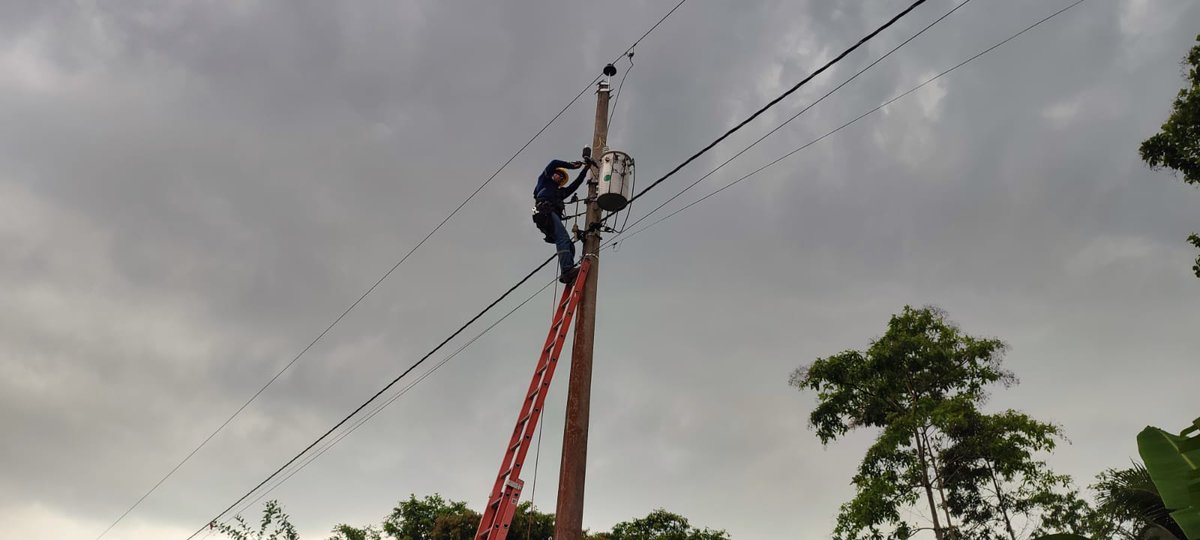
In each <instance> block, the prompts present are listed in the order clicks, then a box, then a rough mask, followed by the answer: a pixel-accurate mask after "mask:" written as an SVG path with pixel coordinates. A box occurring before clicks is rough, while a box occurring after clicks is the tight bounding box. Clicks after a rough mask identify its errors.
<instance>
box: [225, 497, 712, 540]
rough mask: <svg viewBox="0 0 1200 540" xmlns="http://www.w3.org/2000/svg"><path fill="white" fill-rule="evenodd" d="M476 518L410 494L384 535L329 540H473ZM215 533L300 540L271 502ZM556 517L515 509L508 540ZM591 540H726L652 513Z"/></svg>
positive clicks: (539, 531)
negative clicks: (256, 521)
mask: <svg viewBox="0 0 1200 540" xmlns="http://www.w3.org/2000/svg"><path fill="white" fill-rule="evenodd" d="M480 517H481V516H480V515H479V513H478V512H475V511H473V510H471V509H470V508H468V507H467V503H465V502H462V501H452V500H447V499H444V498H442V496H441V495H438V494H434V495H430V496H427V497H425V498H422V499H418V498H417V497H416V495H409V498H408V500H406V501H401V502H400V503H399V504H398V505H396V508H395V509H394V510H393V511H392V513H391V515H389V516H388V517H387V518H386V519H385V520H384V522H383V525H382V530H381V529H380V528H376V527H373V526H366V527H362V528H359V527H353V526H350V525H346V524H341V525H338V526H336V527H334V528H333V536H331V537H330V538H329V540H382V537H383V534H386V535H387V536H388V537H389V538H391V539H394V540H472V539H473V538H474V537H475V532H476V530H477V529H478V528H479V519H480ZM217 529H218V530H219V531H220V532H221V533H223V534H225V535H226V536H228V537H229V538H231V539H233V540H298V539H299V536H298V535H297V534H296V530H295V528H294V527H292V525H291V523H290V522H289V521H288V516H287V514H285V513H283V510H282V508H281V507H280V506H279V504H278V503H276V502H275V501H270V502H268V503H267V505H266V508H265V509H264V510H263V519H262V522H261V526H260V528H259V529H258V530H252V529H251V528H250V527H249V525H247V524H246V523H245V521H244V520H243V519H242V517H241V516H238V517H236V518H235V519H234V526H228V525H222V526H220V527H217ZM553 537H554V514H546V513H542V512H538V511H537V508H536V507H534V506H533V504H532V503H529V502H523V503H520V504H519V505H517V509H516V511H515V512H514V514H513V520H512V525H511V527H510V528H509V532H508V538H509V539H510V540H553ZM587 538H588V539H589V540H729V535H728V534H727V533H726V532H725V531H721V530H712V529H707V528H705V529H698V528H696V527H692V526H691V524H689V523H688V520H687V519H685V518H684V517H683V516H680V515H678V514H672V513H670V512H667V511H665V510H655V511H653V512H651V513H650V514H649V515H647V516H646V517H644V518H640V519H635V520H633V521H626V522H622V523H618V524H616V525H615V526H613V530H612V531H611V532H606V533H599V534H590V535H587Z"/></svg>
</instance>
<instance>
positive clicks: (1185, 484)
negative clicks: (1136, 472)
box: [1137, 418, 1200, 540]
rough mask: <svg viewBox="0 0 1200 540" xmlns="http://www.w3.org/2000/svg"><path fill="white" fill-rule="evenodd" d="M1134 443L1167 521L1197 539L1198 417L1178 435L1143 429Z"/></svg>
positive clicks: (1199, 486)
mask: <svg viewBox="0 0 1200 540" xmlns="http://www.w3.org/2000/svg"><path fill="white" fill-rule="evenodd" d="M1137 441H1138V453H1140V454H1141V456H1142V461H1143V462H1145V463H1146V469H1147V470H1149V471H1150V478H1151V479H1153V480H1154V485H1155V486H1157V487H1158V491H1159V494H1160V495H1162V499H1163V503H1164V504H1165V505H1166V507H1167V508H1170V509H1171V510H1173V511H1172V512H1171V518H1172V519H1174V520H1175V523H1178V524H1179V527H1180V528H1182V529H1183V532H1184V534H1186V535H1187V537H1188V538H1189V539H1190V540H1200V418H1197V419H1196V421H1195V422H1193V424H1192V426H1191V427H1189V428H1188V429H1185V430H1184V431H1183V432H1182V433H1181V434H1179V435H1174V434H1171V433H1167V432H1166V431H1163V430H1161V429H1159V428H1156V427H1150V426H1147V427H1146V429H1144V430H1142V432H1141V433H1139V434H1138V437H1137Z"/></svg>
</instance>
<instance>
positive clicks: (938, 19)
mask: <svg viewBox="0 0 1200 540" xmlns="http://www.w3.org/2000/svg"><path fill="white" fill-rule="evenodd" d="M969 3H971V0H963V1H962V2H961V3H959V4H957V5H955V6H954V7H953V8H951V9H950V11H947V12H946V13H945V14H943V15H942V16H941V17H938V18H937V19H934V20H933V22H931V23H929V24H927V25H925V27H924V28H921V30H919V31H918V32H917V33H915V34H913V35H912V36H909V38H908V39H906V40H904V41H902V42H900V44H899V45H896V46H895V47H892V49H891V50H889V51H888V52H886V53H884V54H883V55H882V56H880V57H879V58H876V59H875V61H874V62H871V63H870V64H867V66H866V67H864V68H862V69H860V70H858V71H857V72H856V73H855V74H854V75H851V76H850V77H849V78H847V79H846V80H844V81H842V82H841V84H839V85H837V86H835V87H833V89H832V90H830V91H828V92H826V93H825V94H824V95H822V96H821V97H819V98H817V99H816V100H814V101H813V102H812V103H809V104H808V105H807V106H806V107H804V108H803V109H800V111H799V112H797V113H796V114H793V115H792V116H791V117H789V118H788V119H787V120H784V121H783V122H782V123H780V124H779V125H778V126H775V128H774V129H772V130H771V131H768V132H767V133H766V134H765V135H763V136H761V137H759V138H758V139H757V140H755V141H754V142H752V143H750V144H749V145H748V146H746V147H745V148H743V149H741V150H739V151H738V153H736V154H734V155H733V156H732V157H730V158H729V159H726V160H725V161H723V162H721V164H720V165H717V166H716V167H714V168H713V169H712V170H711V171H708V172H707V173H705V174H704V176H701V177H700V178H697V179H696V180H695V181H693V182H692V183H691V184H688V185H687V186H686V187H684V188H683V189H681V190H679V192H678V193H676V194H674V195H672V196H671V198H669V199H667V200H665V201H663V202H661V203H659V205H658V206H656V207H654V209H653V210H650V211H649V212H646V213H645V214H643V215H642V216H641V217H639V218H638V219H636V220H634V222H633V225H629V226H624V225H623V226H621V229H620V232H624V231H627V230H629V227H637V225H638V224H639V223H641V222H643V221H645V220H646V219H647V218H649V217H650V216H651V215H652V214H654V213H655V212H658V211H659V210H661V209H662V208H663V207H664V206H666V205H668V204H670V203H671V201H674V200H675V199H677V198H679V196H681V195H683V194H684V193H686V192H687V191H688V190H690V189H692V188H693V187H696V185H697V184H699V183H700V182H703V181H704V180H705V179H706V178H708V177H710V176H712V175H713V174H714V173H716V172H717V171H719V170H721V169H722V168H724V167H725V166H726V165H728V164H729V163H730V162H732V161H733V160H735V159H737V158H738V157H740V156H741V155H742V154H745V153H746V152H748V151H750V149H751V148H754V147H755V146H758V143H761V142H763V141H764V140H766V138H767V137H770V136H771V135H774V134H775V133H777V132H778V131H779V130H781V129H783V128H784V126H786V125H788V124H790V123H792V121H793V120H796V119H797V118H799V117H800V116H801V115H803V114H804V113H806V112H808V111H809V110H810V109H812V108H813V107H816V106H817V105H819V104H820V103H821V102H822V101H825V99H826V98H828V97H829V96H832V95H833V94H835V93H837V91H839V90H841V89H842V88H844V87H845V86H846V85H847V84H850V83H851V82H853V81H854V80H856V79H858V77H859V76H860V75H862V74H863V73H866V72H867V71H868V70H870V69H871V68H873V67H875V66H876V65H878V64H879V63H880V62H882V61H884V60H886V59H887V58H888V57H889V56H891V55H892V54H893V53H895V52H896V51H899V50H900V49H901V48H903V47H904V46H905V45H908V44H909V43H911V42H912V41H913V40H915V39H917V38H918V37H920V36H921V35H923V34H924V33H925V32H927V31H929V29H930V28H933V27H934V26H937V24H938V23H940V22H942V21H944V20H946V18H947V17H949V16H951V15H953V14H954V13H955V12H957V11H958V10H959V9H961V8H962V7H963V6H965V5H967V4H969ZM619 236H620V235H619V234H618V237H619ZM616 242H618V240H617V237H614V238H613V239H612V240H610V241H609V242H608V243H609V244H615V243H616Z"/></svg>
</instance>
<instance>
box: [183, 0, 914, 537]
mask: <svg viewBox="0 0 1200 540" xmlns="http://www.w3.org/2000/svg"><path fill="white" fill-rule="evenodd" d="M684 1H686V0H684ZM925 1H926V0H917V1H916V2H914V3H913V4H912V5H910V6H909V7H908V8H906V9H905V10H904V11H902V12H901V13H900V14H898V15H896V16H895V17H893V18H892V19H891V20H889V21H888V22H887V23H885V24H884V25H883V26H881V27H879V28H877V29H876V30H875V31H873V32H871V33H870V34H868V35H867V36H865V37H863V38H862V39H860V40H859V41H858V42H857V43H856V44H855V45H853V46H852V47H851V48H849V49H847V50H846V51H845V52H843V53H842V54H840V55H839V56H838V57H837V58H835V59H834V60H832V61H830V62H828V63H826V64H825V65H824V66H823V67H821V68H820V69H818V70H817V71H816V72H814V73H813V74H811V75H809V76H808V77H806V78H805V79H804V80H803V81H801V82H800V83H798V84H797V85H795V86H793V87H792V88H791V89H790V90H788V91H787V92H785V93H784V94H783V95H781V96H779V97H778V98H776V99H774V100H772V101H771V102H770V103H768V104H767V105H766V106H764V107H763V108H761V109H759V110H758V111H757V112H755V113H754V114H753V115H751V116H750V117H749V118H747V119H746V120H744V121H743V122H741V123H740V124H738V125H737V126H735V127H734V128H732V129H730V130H729V131H727V132H726V133H725V134H724V135H722V136H721V137H719V138H718V139H717V140H715V141H713V142H712V143H710V144H709V145H708V146H706V147H705V148H703V149H701V151H700V152H698V153H696V154H695V155H693V156H692V157H690V158H688V159H687V160H686V161H685V162H683V163H681V164H680V165H679V166H677V167H675V168H674V169H673V170H672V171H671V172H669V173H668V174H667V175H665V176H663V177H662V178H660V179H659V180H658V181H656V182H655V183H654V184H652V185H651V186H650V188H647V189H646V190H643V191H642V193H641V194H644V193H645V191H648V190H649V189H651V188H653V187H654V186H656V185H658V184H659V183H661V182H663V181H664V180H666V179H667V178H669V177H670V176H671V175H672V174H674V173H675V172H677V171H678V170H680V169H682V168H683V167H684V166H686V165H687V164H688V163H690V162H691V161H694V160H695V159H697V158H699V157H700V156H701V155H703V154H705V153H707V152H708V151H709V150H711V149H712V148H714V147H715V146H716V145H717V144H719V143H720V142H721V141H723V140H725V139H726V138H728V136H729V135H731V134H732V133H734V132H735V131H737V130H738V129H741V127H742V126H745V125H746V124H748V123H749V122H750V121H752V120H753V119H754V118H756V117H758V116H759V115H761V114H762V113H763V112H765V111H766V110H768V109H770V108H771V107H773V106H774V105H775V104H777V103H779V102H780V101H782V100H783V99H784V98H786V97H787V96H788V95H790V94H791V93H793V92H794V91H795V90H797V89H798V88H800V87H801V86H802V85H803V84H805V83H806V82H807V81H809V80H812V78H813V77H815V76H816V75H818V74H820V73H821V72H823V71H824V70H826V69H828V68H829V67H830V66H832V65H833V64H835V63H837V62H839V61H841V59H843V58H845V57H846V55H848V54H849V53H850V52H852V51H853V50H855V49H857V48H858V47H860V46H861V45H862V44H864V43H866V42H867V41H870V39H871V38H873V37H874V36H876V35H878V34H879V33H880V32H882V31H883V30H884V29H886V28H888V27H889V26H891V25H892V24H895V22H896V21H898V20H899V19H900V18H902V17H904V16H905V15H907V14H908V13H910V12H911V11H912V10H913V9H915V8H916V7H917V6H919V5H920V4H923V3H924V2H925ZM683 3H684V2H683V1H681V2H680V3H679V4H676V6H675V8H673V9H672V10H671V11H670V12H668V13H667V16H669V15H670V14H671V13H673V12H674V11H675V9H678V8H679V7H680V6H681V5H683ZM665 18H666V16H664V18H663V19H664V20H665ZM661 22H662V21H661V20H660V21H659V24H661ZM657 26H658V25H657V24H656V25H655V26H654V27H651V29H650V30H649V31H647V32H646V34H643V36H642V38H639V41H640V40H641V39H643V38H644V37H645V36H646V35H649V33H650V32H651V31H653V29H654V28H656V27H657ZM636 44H637V42H635V43H634V45H636ZM630 48H632V46H631V47H630ZM627 51H628V49H627ZM618 59H619V57H618ZM641 194H639V195H638V196H640V195H641ZM634 198H635V199H636V198H637V197H636V196H635V197H634ZM553 259H554V257H551V258H549V259H546V261H544V262H542V264H540V265H538V267H537V268H535V269H534V270H533V271H531V272H530V273H529V274H528V275H526V277H525V278H523V279H522V280H520V281H519V282H518V283H517V284H516V285H514V286H513V287H512V288H510V289H509V290H508V291H507V292H505V293H504V294H503V295H501V297H500V298H499V299H497V300H496V301H495V302H493V303H492V304H491V305H489V306H488V307H486V308H484V310H483V311H481V312H480V313H479V314H478V315H476V316H475V317H474V318H473V319H471V320H470V321H468V322H467V323H466V324H464V325H463V326H462V327H460V328H459V329H458V330H456V331H455V332H454V333H453V334H452V335H451V337H449V338H447V339H446V340H445V341H443V342H442V343H441V344H439V345H438V346H437V347H435V348H434V350H433V351H430V353H429V354H427V355H426V356H424V357H422V359H421V360H419V361H418V362H417V363H415V364H413V365H412V366H410V367H409V368H408V369H407V370H405V371H404V372H403V373H401V374H400V376H398V377H396V378H395V379H394V380H393V381H392V382H390V383H388V385H387V386H385V387H384V388H383V389H381V390H380V391H379V392H377V393H376V394H375V395H374V396H372V397H371V398H370V399H368V400H367V401H366V402H364V403H363V404H362V405H360V406H359V407H358V408H356V409H355V410H354V411H352V412H351V413H350V414H349V415H347V416H346V417H345V418H343V419H342V420H341V421H340V422H338V423H337V424H336V425H334V427H333V428H330V429H329V430H328V431H326V432H325V433H324V434H322V435H321V436H320V437H318V438H317V440H316V441H314V442H313V443H312V444H310V445H309V446H308V447H306V448H305V449H304V450H301V451H300V452H299V453H298V454H296V455H295V456H294V457H292V459H290V460H288V462H287V463H284V465H283V466H281V467H279V468H278V469H277V470H276V471H275V472H273V473H271V475H269V476H268V477H267V478H266V479H264V480H263V481H262V482H260V483H259V484H258V485H256V486H255V487H254V488H252V489H251V490H250V491H248V492H247V493H246V494H245V495H243V496H242V497H240V498H239V499H238V500H237V501H235V502H234V503H233V504H231V505H229V507H227V508H226V509H224V510H222V511H221V512H220V513H218V514H217V515H216V517H214V518H213V519H212V520H210V521H209V523H211V522H215V521H216V520H218V519H220V518H221V517H222V516H223V515H224V514H226V513H228V512H229V510H231V509H233V508H234V507H236V506H237V505H238V504H240V503H241V502H242V501H244V500H246V499H247V498H248V497H249V496H250V495H252V494H253V493H254V492H256V491H257V490H258V489H259V488H261V487H262V486H263V485H265V484H267V483H268V482H270V481H271V479H273V478H275V477H276V476H278V475H279V474H280V473H281V472H282V471H283V470H285V469H286V468H287V467H288V466H290V465H291V464H292V463H295V462H296V461H297V460H299V459H300V458H301V457H302V456H303V455H304V454H305V453H307V452H308V451H309V450H311V449H312V448H313V447H315V446H316V445H317V444H319V443H320V442H321V441H322V440H324V439H325V438H327V437H328V436H329V435H330V434H331V433H333V432H334V431H336V430H337V429H338V428H340V427H341V426H342V425H344V424H345V423H346V422H347V421H349V420H350V419H351V418H352V417H353V416H355V415H356V414H358V412H360V411H361V410H363V409H364V408H365V407H367V406H368V405H369V404H370V403H371V402H373V401H374V400H375V399H377V398H378V397H379V396H380V395H382V394H383V393H384V392H386V391H387V390H388V389H389V388H391V387H392V386H393V385H395V384H396V383H397V382H399V381H400V379H402V378H403V377H404V376H405V375H407V374H408V373H409V372H411V371H412V370H413V369H415V368H416V367H417V366H418V365H420V364H421V363H422V362H424V361H425V360H426V359H428V358H429V356H430V355H432V354H434V353H435V352H436V351H437V350H439V349H440V348H441V347H442V346H444V345H445V344H446V343H447V342H449V341H450V340H451V339H453V338H454V337H456V336H457V335H458V334H459V333H461V332H462V331H463V330H465V329H466V328H467V327H468V326H470V324H472V323H473V322H474V321H475V320H477V319H478V318H479V317H481V316H482V315H483V314H485V313H486V312H487V311H488V310H490V309H491V308H492V307H493V306H495V305H496V304H497V303H498V302H500V301H501V300H502V299H503V298H504V297H506V296H507V295H508V294H509V293H511V292H512V291H513V290H515V289H516V288H518V287H520V286H521V285H522V284H523V283H524V282H525V281H527V280H528V279H529V278H530V277H532V276H533V274H535V273H536V272H537V271H538V270H540V269H541V268H543V267H544V266H545V265H546V264H549V263H550V261H551V260H553ZM205 526H207V524H206V525H205ZM203 530H204V527H201V528H200V529H198V530H197V531H196V532H195V533H193V534H192V536H190V537H189V539H190V538H193V537H195V535H196V534H199V533H200V532H203Z"/></svg>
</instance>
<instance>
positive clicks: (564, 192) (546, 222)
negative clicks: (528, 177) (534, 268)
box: [533, 159, 588, 283]
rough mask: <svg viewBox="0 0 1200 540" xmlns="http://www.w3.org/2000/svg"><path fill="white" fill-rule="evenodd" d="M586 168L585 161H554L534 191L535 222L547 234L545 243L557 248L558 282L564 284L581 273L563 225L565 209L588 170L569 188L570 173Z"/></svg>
mask: <svg viewBox="0 0 1200 540" xmlns="http://www.w3.org/2000/svg"><path fill="white" fill-rule="evenodd" d="M583 165H584V162H582V161H572V162H566V161H561V160H557V159H555V160H552V161H551V162H550V164H549V165H546V169H545V170H544V171H542V174H541V175H540V176H538V179H537V186H536V187H534V188H533V201H534V207H533V222H534V224H536V225H537V228H538V230H540V231H542V234H543V235H545V241H546V242H547V243H551V244H554V245H555V246H556V247H557V248H558V268H559V273H558V280H559V281H560V282H562V283H570V282H571V280H573V279H575V274H577V273H579V266H578V265H576V264H575V242H574V241H572V240H571V235H570V234H568V233H567V228H566V227H565V226H564V225H563V219H564V218H563V210H564V209H565V208H566V204H565V202H564V201H565V200H566V198H567V197H569V196H571V194H572V193H575V190H577V189H579V186H580V185H582V184H583V179H584V178H585V177H586V176H587V172H588V169H586V168H585V169H583V170H582V171H580V172H579V176H578V177H577V178H575V181H574V182H571V184H570V185H567V180H568V179H569V178H570V174H569V173H568V172H567V171H568V170H570V169H578V168H580V167H583Z"/></svg>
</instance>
